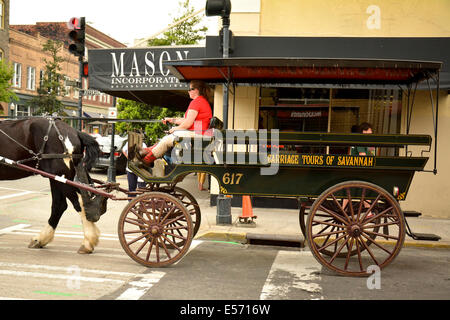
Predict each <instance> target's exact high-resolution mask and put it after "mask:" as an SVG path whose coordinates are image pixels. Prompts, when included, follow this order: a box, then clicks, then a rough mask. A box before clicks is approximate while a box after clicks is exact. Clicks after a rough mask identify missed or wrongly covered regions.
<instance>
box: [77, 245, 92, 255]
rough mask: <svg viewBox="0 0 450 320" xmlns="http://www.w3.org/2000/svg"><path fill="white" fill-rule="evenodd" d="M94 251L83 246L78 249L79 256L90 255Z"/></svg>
mask: <svg viewBox="0 0 450 320" xmlns="http://www.w3.org/2000/svg"><path fill="white" fill-rule="evenodd" d="M93 251H94V249H88V248H86V247H85V246H84V245H81V247H80V249H78V253H79V254H89V253H92V252H93Z"/></svg>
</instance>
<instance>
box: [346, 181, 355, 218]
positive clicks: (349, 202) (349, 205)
mask: <svg viewBox="0 0 450 320" xmlns="http://www.w3.org/2000/svg"><path fill="white" fill-rule="evenodd" d="M347 198H348V204H347V208H348V207H350V214H351V215H352V221H353V220H354V217H355V213H354V211H353V205H352V196H351V194H350V189H349V188H347Z"/></svg>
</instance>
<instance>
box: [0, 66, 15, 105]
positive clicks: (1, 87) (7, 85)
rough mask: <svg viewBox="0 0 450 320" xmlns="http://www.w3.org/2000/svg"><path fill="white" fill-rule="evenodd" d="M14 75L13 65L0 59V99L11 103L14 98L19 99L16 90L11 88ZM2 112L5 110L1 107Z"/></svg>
mask: <svg viewBox="0 0 450 320" xmlns="http://www.w3.org/2000/svg"><path fill="white" fill-rule="evenodd" d="M13 76H14V69H13V67H12V66H11V65H9V64H7V63H6V62H4V61H3V60H0V101H3V102H6V103H9V102H11V101H13V100H14V101H17V100H18V98H17V96H16V94H15V93H14V91H12V90H11V80H12V78H13ZM0 112H3V111H2V110H1V108H0Z"/></svg>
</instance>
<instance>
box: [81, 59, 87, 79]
mask: <svg viewBox="0 0 450 320" xmlns="http://www.w3.org/2000/svg"><path fill="white" fill-rule="evenodd" d="M82 68H83V69H82V70H83V71H82V75H83V77H84V78H87V77H88V76H89V64H88V63H87V62H83V65H82Z"/></svg>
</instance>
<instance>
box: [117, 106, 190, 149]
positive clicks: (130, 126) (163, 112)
mask: <svg viewBox="0 0 450 320" xmlns="http://www.w3.org/2000/svg"><path fill="white" fill-rule="evenodd" d="M117 111H118V113H119V115H120V119H133V120H149V119H151V120H158V119H159V120H162V119H164V118H165V117H181V116H182V113H181V112H174V111H171V110H169V109H167V108H161V107H151V106H149V105H147V104H145V103H140V102H136V101H130V100H126V99H119V100H118V103H117ZM116 129H117V131H118V132H119V133H123V132H127V131H141V132H143V133H145V139H146V141H145V143H146V144H147V145H152V144H155V143H156V142H157V140H158V139H159V138H160V137H162V136H164V135H165V133H164V130H167V126H165V125H163V124H162V123H126V122H120V123H118V124H117V125H116Z"/></svg>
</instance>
